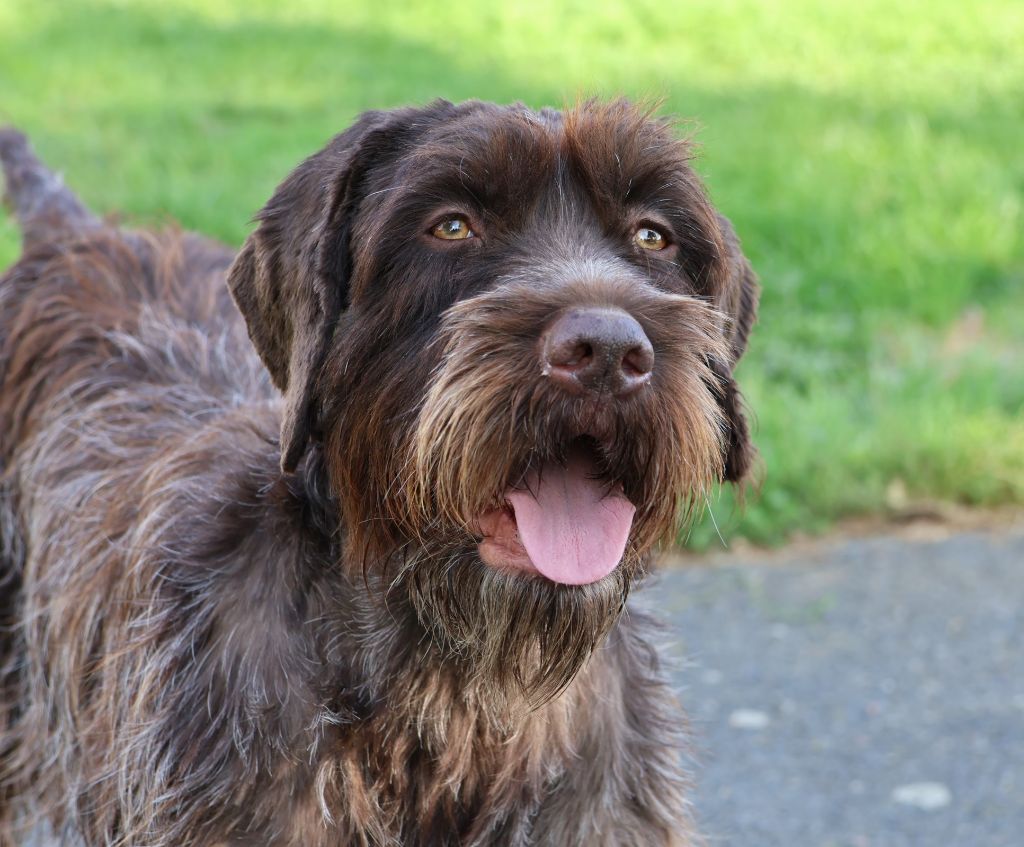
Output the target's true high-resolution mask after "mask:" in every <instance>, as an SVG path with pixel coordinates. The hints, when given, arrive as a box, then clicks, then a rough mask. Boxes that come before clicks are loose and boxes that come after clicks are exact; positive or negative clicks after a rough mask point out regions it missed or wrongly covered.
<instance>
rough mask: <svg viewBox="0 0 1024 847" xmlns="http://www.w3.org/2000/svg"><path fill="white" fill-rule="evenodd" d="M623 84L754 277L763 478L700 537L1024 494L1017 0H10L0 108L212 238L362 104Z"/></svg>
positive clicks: (3, 27)
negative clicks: (692, 157)
mask: <svg viewBox="0 0 1024 847" xmlns="http://www.w3.org/2000/svg"><path fill="white" fill-rule="evenodd" d="M620 93H623V94H627V95H630V96H634V97H656V98H663V99H664V101H665V105H664V109H663V112H664V113H665V114H669V115H673V116H678V117H679V118H680V119H681V121H682V123H681V131H683V132H686V133H687V134H690V135H692V136H693V137H694V138H695V139H696V141H697V143H698V145H699V158H698V160H697V163H696V166H697V168H698V170H699V172H700V173H701V174H702V176H703V177H705V179H706V180H707V182H708V185H709V187H710V189H711V193H712V196H713V198H714V200H715V202H716V203H717V204H718V205H719V207H720V208H721V209H722V210H723V211H724V212H725V214H727V215H728V216H729V217H730V218H731V219H732V220H733V222H734V223H735V226H736V229H737V230H738V232H739V234H740V236H741V238H742V240H743V245H744V248H745V251H746V253H748V254H749V255H750V257H751V259H752V260H753V262H754V264H755V267H756V268H757V269H758V271H759V273H760V274H761V278H762V280H763V283H764V297H763V301H762V303H763V305H762V312H761V314H762V320H761V325H760V327H759V328H758V330H757V332H756V333H755V335H754V340H753V344H752V346H751V349H750V352H749V354H748V358H746V362H745V363H744V365H743V367H742V372H741V376H742V379H741V384H742V385H743V386H744V387H745V391H746V395H748V397H749V399H750V404H751V407H752V408H753V410H754V411H755V414H756V417H757V441H758V444H759V446H760V449H761V452H762V455H763V458H764V463H765V474H764V482H763V485H762V486H761V490H760V492H756V493H754V494H753V495H752V496H751V497H750V498H749V503H748V506H746V508H745V510H743V511H742V512H739V511H738V510H736V509H735V508H734V507H733V503H732V500H731V496H730V495H729V494H728V493H724V494H722V495H720V496H719V497H717V498H715V499H714V500H713V502H712V504H711V505H712V508H713V510H714V517H715V520H714V521H713V520H711V519H709V518H707V517H706V519H705V520H703V521H702V523H701V524H700V525H698V526H697V527H695V528H694V530H693V531H692V532H691V533H689V534H688V536H687V539H686V541H687V542H688V544H689V545H690V546H691V547H695V548H698V549H699V548H703V547H707V546H709V545H711V544H714V545H715V546H720V544H721V542H720V541H719V540H718V534H719V533H720V534H721V535H722V537H723V538H724V539H725V540H729V539H730V538H732V537H735V536H740V537H744V538H748V539H751V540H752V541H754V542H757V543H769V544H770V543H775V542H778V541H780V540H782V539H783V538H785V537H786V536H790V535H792V534H793V533H794V532H795V531H796V532H800V533H815V532H820V531H822V530H824V528H826V527H827V526H829V525H830V524H831V523H833V522H834V521H836V520H837V519H838V518H843V517H848V516H851V515H858V514H859V515H863V514H872V513H873V514H880V513H885V512H887V511H892V510H896V511H901V510H905V509H907V508H913V506H914V504H918V503H922V502H927V503H929V504H932V503H935V502H946V503H958V504H970V505H975V506H983V507H993V506H1000V505H1006V504H1014V503H1017V504H1020V503H1024V416H1022V414H1021V411H1022V408H1024V235H1022V232H1024V227H1022V223H1024V213H1022V194H1024V155H1022V139H1024V4H1021V3H1020V2H1018V1H1017V0H1004V2H999V1H998V0H988V1H987V2H984V3H979V4H974V5H971V6H970V7H969V6H966V5H965V4H964V3H961V2H956V1H955V0H921V1H920V2H902V3H891V2H888V0H865V1H864V2H858V3H840V2H830V3H829V2H813V1H812V0H785V1H784V2H783V0H775V1H774V2H771V0H768V1H767V2H760V1H759V0H688V2H686V3H677V4H669V3H664V2H653V0H615V1H614V2H601V3H591V2H551V1H550V0H530V1H528V2H517V3H514V4H513V3H493V4H465V3H463V4H454V5H453V4H437V3H430V2H406V3H393V4H392V3H366V2H349V1H348V0H341V2H327V0H324V1H323V2H315V1H314V0H289V2H278V0H269V2H267V1H266V0H160V2H157V1H156V0H154V1H153V2H143V1H141V0H140V1H139V2H129V0H96V2H92V1H91V0H74V1H72V0H67V1H65V2H58V1H57V0H34V1H32V2H30V1H29V0H25V2H22V0H0V120H4V121H7V122H10V123H14V124H16V125H17V126H19V127H22V128H23V129H25V130H27V131H28V132H29V133H30V135H31V136H32V138H33V139H34V141H35V143H36V144H37V146H38V147H39V150H40V152H41V153H42V155H43V157H44V158H45V160H46V161H47V162H49V163H50V164H51V165H53V166H54V167H56V168H58V169H60V170H61V171H63V173H65V175H66V178H67V179H68V181H69V182H70V183H71V184H72V185H73V186H74V187H75V188H76V189H78V190H79V192H80V193H81V194H82V195H83V197H84V198H85V199H86V201H87V202H88V203H89V204H90V205H91V206H92V207H93V208H94V209H96V210H98V211H103V212H113V211H118V212H120V213H122V214H123V215H124V217H125V218H126V219H127V220H129V221H131V222H133V223H136V222H137V223H145V224H162V223H168V222H170V221H172V220H176V221H180V222H181V224H182V225H184V226H185V227H188V228H194V229H198V230H201V231H203V232H207V234H210V235H213V236H216V237H218V238H220V239H222V240H224V241H226V242H228V243H230V244H239V243H241V241H242V239H243V238H244V236H245V235H246V232H247V229H248V223H247V222H248V221H249V219H250V217H251V216H252V214H253V213H254V212H255V211H256V209H258V208H259V207H260V206H261V205H262V203H263V202H264V201H265V200H266V198H267V197H268V196H269V194H270V192H271V189H272V188H273V186H274V185H275V184H276V182H278V181H279V180H280V179H281V178H282V177H283V176H284V175H285V174H286V173H287V172H288V171H289V170H290V169H291V168H292V167H293V166H294V165H295V164H296V163H297V162H298V161H299V160H300V159H301V158H303V157H305V156H306V155H308V154H309V153H311V152H312V151H314V150H316V149H318V147H319V146H321V145H322V144H323V143H324V142H325V140H326V139H327V138H329V137H330V136H331V135H332V134H334V133H335V132H338V131H340V130H341V129H343V128H344V127H345V126H347V125H348V124H349V122H351V120H352V119H353V117H354V116H355V115H356V114H357V113H359V112H360V111H362V110H366V109H376V108H387V107H392V105H397V104H400V103H409V102H424V101H427V100H429V99H431V98H434V97H445V98H449V99H453V100H461V99H465V98H469V97H478V98H484V99H494V100H498V101H513V100H523V101H525V102H526V103H528V104H530V105H535V107H540V105H544V104H553V105H561V104H563V103H566V102H571V101H573V100H575V99H577V97H578V96H580V95H589V94H620ZM16 251H17V247H16V237H15V234H14V231H13V230H12V228H11V226H10V223H9V222H8V221H4V222H3V223H0V263H3V264H4V265H6V264H7V263H8V262H9V261H10V260H11V259H13V257H14V256H15V255H16ZM715 524H717V531H716V526H715Z"/></svg>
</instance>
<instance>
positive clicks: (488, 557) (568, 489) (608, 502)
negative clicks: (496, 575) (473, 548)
mask: <svg viewBox="0 0 1024 847" xmlns="http://www.w3.org/2000/svg"><path fill="white" fill-rule="evenodd" d="M635 512H636V507H635V506H634V505H633V504H632V503H631V502H630V501H629V500H628V499H626V497H625V495H624V494H623V492H622V485H621V484H618V483H614V484H609V483H608V482H607V481H606V480H603V479H602V478H601V474H600V468H599V463H598V456H597V452H596V450H595V448H594V447H593V446H592V445H590V444H588V443H587V442H586V441H578V442H575V443H574V444H573V445H572V447H571V448H570V450H569V451H568V454H567V456H566V458H565V462H564V463H562V462H555V461H547V462H544V463H543V464H541V465H540V466H538V467H536V468H531V469H530V470H529V471H528V472H527V473H526V475H525V476H524V477H523V478H522V480H521V481H520V482H519V483H517V484H516V485H514V486H511V487H510V488H508V489H507V490H506V491H505V492H504V494H503V496H502V502H501V504H500V505H498V506H497V507H496V508H493V509H489V510H488V511H486V512H484V513H483V514H482V515H481V516H480V518H479V521H478V523H479V528H480V534H481V535H482V536H483V538H482V540H481V541H480V543H479V547H478V549H479V552H480V558H481V559H483V561H484V563H485V564H486V565H488V566H489V567H492V568H495V569H497V570H505V571H518V572H522V573H530V574H535V575H540V576H542V577H546V578H547V579H549V580H551V581H552V582H557V583H560V584H562V585H586V584H588V583H591V582H597V581H598V580H600V579H603V578H604V577H606V576H608V574H610V573H611V572H612V571H614V570H615V568H616V567H618V565H619V562H620V561H621V560H622V555H623V553H624V552H625V549H626V543H627V541H628V540H629V533H630V529H631V528H632V525H633V515H634V513H635Z"/></svg>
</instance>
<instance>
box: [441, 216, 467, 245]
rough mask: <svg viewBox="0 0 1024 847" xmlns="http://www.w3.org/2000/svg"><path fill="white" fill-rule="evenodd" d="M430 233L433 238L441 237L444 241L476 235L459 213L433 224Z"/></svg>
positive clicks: (458, 239)
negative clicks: (435, 224)
mask: <svg viewBox="0 0 1024 847" xmlns="http://www.w3.org/2000/svg"><path fill="white" fill-rule="evenodd" d="M430 234H431V235H433V236H434V237H435V238H443V239H444V240H445V241H461V240H462V239H463V238H473V236H475V235H476V233H475V232H473V230H471V229H470V228H469V223H468V222H467V221H466V219H465V218H463V217H461V216H459V215H453V216H452V217H450V218H445V219H444V220H443V221H441V223H439V224H438V225H437V226H435V227H434V228H433V229H432V230H431V231H430Z"/></svg>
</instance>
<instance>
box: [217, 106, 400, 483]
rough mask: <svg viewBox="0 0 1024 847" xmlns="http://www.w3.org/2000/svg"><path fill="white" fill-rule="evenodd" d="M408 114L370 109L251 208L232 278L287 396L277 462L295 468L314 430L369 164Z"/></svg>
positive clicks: (251, 333)
mask: <svg viewBox="0 0 1024 847" xmlns="http://www.w3.org/2000/svg"><path fill="white" fill-rule="evenodd" d="M404 116H405V115H404V113H383V112H368V113H367V114H365V115H363V116H362V117H361V118H360V119H359V120H358V121H357V122H356V123H355V124H354V125H353V126H352V127H351V128H350V129H348V130H346V131H345V132H343V133H341V134H340V135H338V136H335V138H333V139H332V140H331V142H330V143H329V144H328V145H327V146H326V147H325V148H324V149H323V150H321V151H320V152H319V153H316V154H315V155H313V156H311V157H310V158H308V159H306V161H305V162H303V163H302V164H301V165H299V166H298V167H297V168H296V169H295V170H294V171H292V173H291V174H290V175H289V176H288V178H287V179H285V181H284V182H283V183H281V185H280V186H278V188H277V191H276V192H275V193H274V196H273V197H272V198H271V199H270V201H269V202H268V203H267V205H266V206H264V207H263V209H262V210H261V211H260V213H259V214H258V215H257V216H256V220H258V221H259V226H258V227H257V229H256V231H255V232H253V234H252V235H251V236H249V239H248V240H247V241H246V242H245V244H244V245H243V247H242V250H241V251H240V252H239V254H238V256H237V257H236V258H235V261H234V264H233V265H232V266H231V269H230V270H229V271H228V287H229V288H230V290H231V294H232V296H233V297H234V299H235V303H236V304H237V305H238V308H239V310H240V311H241V312H242V315H243V317H244V318H245V323H246V326H247V327H248V330H249V338H250V339H252V343H253V345H255V347H256V351H257V352H258V353H259V355H260V358H261V359H262V360H263V363H264V364H265V365H266V366H267V370H269V371H270V376H271V378H272V379H273V381H274V385H276V386H277V387H278V388H279V389H280V390H281V391H282V392H283V393H284V397H285V403H284V415H283V417H282V420H281V468H282V470H284V471H288V472H290V471H293V470H294V469H295V467H296V465H297V464H298V462H299V459H301V458H302V454H303V452H304V450H305V448H306V444H307V442H308V440H309V438H310V436H311V435H314V434H315V425H316V418H317V410H316V408H315V405H316V385H317V380H318V377H319V373H320V369H321V366H322V365H323V362H324V358H325V356H326V354H327V349H328V346H329V344H330V341H331V337H332V334H333V332H334V328H335V325H336V323H337V321H338V317H339V315H340V313H341V310H342V309H343V308H344V306H345V304H346V300H347V292H348V278H349V274H350V273H351V262H350V259H349V245H348V241H349V228H350V223H351V221H352V218H353V216H354V214H355V212H356V210H357V207H358V204H359V199H360V184H361V182H362V181H363V179H364V177H365V173H366V171H367V169H368V167H369V165H370V163H371V162H372V161H373V160H374V159H375V158H376V157H378V156H379V155H381V153H382V152H383V150H384V148H386V147H389V146H390V145H391V143H393V142H394V139H395V137H394V136H393V135H388V133H386V132H383V131H384V130H385V129H391V128H392V127H393V125H394V124H396V123H398V122H399V121H400V118H401V117H404Z"/></svg>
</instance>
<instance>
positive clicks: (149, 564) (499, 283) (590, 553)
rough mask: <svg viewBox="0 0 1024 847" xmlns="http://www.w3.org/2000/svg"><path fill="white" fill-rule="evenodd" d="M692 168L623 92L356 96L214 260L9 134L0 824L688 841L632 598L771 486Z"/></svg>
mask: <svg viewBox="0 0 1024 847" xmlns="http://www.w3.org/2000/svg"><path fill="white" fill-rule="evenodd" d="M688 157H689V150H688V147H687V145H686V144H685V143H684V142H681V141H678V140H676V139H675V138H674V137H673V135H672V132H671V131H670V129H669V128H668V127H667V126H666V125H665V124H664V123H663V122H660V121H657V120H654V119H652V118H651V117H650V116H649V115H648V114H646V113H643V112H641V111H639V110H637V109H635V108H633V107H631V106H630V105H628V104H626V103H624V102H614V103H611V104H605V105H601V104H596V103H587V104H584V105H583V106H580V107H578V108H575V109H573V110H570V111H568V112H566V113H564V114H562V113H559V112H554V111H549V110H543V111H541V112H533V111H530V110H528V109H526V108H524V107H521V106H511V107H499V106H493V105H489V104H484V103H476V102H471V103H465V104H462V105H458V106H456V105H452V104H450V103H446V102H437V103H434V104H432V105H430V106H427V107H425V108H421V109H401V110H397V111H392V112H374V113H369V114H367V115H364V116H363V117H362V118H360V119H359V121H358V122H357V123H356V124H355V126H353V127H352V128H351V129H349V130H348V131H347V132H344V133H343V134H341V135H339V136H338V137H336V138H335V139H333V140H332V141H331V142H330V144H328V145H327V147H326V148H325V149H324V150H322V151H321V152H319V153H317V154H316V155H315V156H313V157H311V158H310V159H308V160H306V161H305V162H304V163H302V164H301V165H300V166H299V167H298V168H297V169H296V170H295V171H294V172H293V173H292V174H291V175H290V176H289V177H288V178H287V179H286V180H285V181H284V183H282V185H281V186H280V188H279V189H278V190H277V192H276V193H275V194H274V196H273V198H272V199H271V200H270V202H269V203H268V204H267V206H266V207H265V208H264V209H263V211H262V212H261V213H260V215H259V227H258V228H257V230H256V231H255V232H254V234H253V235H252V236H251V237H250V238H249V240H248V241H247V242H246V244H245V246H244V247H243V248H242V251H241V252H240V253H239V254H238V256H237V257H236V258H234V261H233V263H232V256H231V254H230V253H229V252H228V251H227V250H226V249H224V248H221V247H219V246H217V245H215V244H213V243H210V242H208V241H205V240H203V239H201V238H198V237H196V236H192V235H183V234H179V233H174V232H172V233H165V234H161V235H151V234H146V233H139V232H131V231H126V230H122V229H118V228H116V227H114V226H112V225H106V224H104V223H102V222H101V221H99V220H98V219H96V218H95V217H93V216H92V215H91V214H90V213H89V212H88V211H87V210H86V209H85V208H84V207H83V206H81V205H80V204H79V202H78V201H77V200H76V199H75V198H74V197H73V196H72V195H71V194H70V192H68V191H67V190H66V189H65V188H64V187H63V186H62V185H61V184H60V182H59V180H57V179H56V178H55V177H54V176H53V175H52V174H50V173H49V172H48V171H46V170H45V169H44V168H43V167H42V166H41V165H40V164H39V163H38V162H37V161H36V160H35V159H34V158H33V157H32V155H31V153H30V151H29V148H28V146H27V144H26V143H25V141H24V139H23V138H22V137H21V136H20V135H18V134H17V133H15V132H14V131H12V130H7V131H4V132H2V133H0V161H2V163H3V166H4V169H5V173H6V179H7V191H8V195H9V198H10V201H11V203H12V206H13V209H14V212H15V214H16V216H17V217H18V219H19V221H20V224H21V226H22V229H23V233H24V242H25V243H24V247H25V250H24V255H23V256H22V258H21V260H20V261H19V262H18V263H17V264H16V265H15V266H14V267H13V268H12V269H10V270H9V271H8V272H7V274H6V275H5V276H4V277H3V278H0V485H2V487H0V581H2V585H3V593H2V598H0V625H2V627H3V628H2V629H0V661H2V663H3V664H2V676H0V843H3V844H4V845H12V844H19V843H25V842H23V840H22V839H29V841H28V842H27V843H34V844H39V843H45V842H46V840H47V839H52V840H53V842H55V843H62V844H76V845H149V847H182V845H204V847H205V845H229V844H230V845H296V846H297V845H302V847H315V845H455V844H462V845H470V844H472V845H499V844H500V845H557V847H566V845H605V844H607V845H669V844H671V845H683V844H689V843H692V838H693V835H692V827H691V823H690V819H689V816H688V814H687V807H686V802H685V799H684V790H685V780H684V777H683V772H682V769H681V764H680V761H679V743H680V740H681V728H680V727H681V717H680V715H679V714H678V713H677V711H676V705H675V700H674V697H673V695H672V692H671V690H670V688H669V686H668V684H667V682H666V680H665V679H664V677H663V674H662V672H661V670H660V669H659V662H658V658H657V655H656V653H655V651H654V649H653V648H652V646H651V635H652V631H653V629H652V624H651V622H650V621H649V620H648V618H647V617H646V616H644V615H643V614H641V613H639V612H638V611H636V610H631V613H630V614H629V615H628V616H624V615H622V612H623V609H624V606H625V603H626V598H627V595H628V593H629V590H630V587H631V586H633V585H634V584H635V583H636V582H637V581H638V580H639V579H640V578H641V577H642V576H643V575H644V573H645V571H646V569H647V565H648V562H649V559H650V557H651V551H652V550H653V549H655V547H656V546H657V545H658V544H659V542H664V541H666V540H671V539H672V538H673V537H674V534H675V532H676V530H677V528H678V525H679V521H680V519H681V518H684V517H685V516H686V515H687V514H688V512H689V511H690V509H691V508H692V507H693V506H694V505H695V504H699V503H701V502H702V499H703V497H704V495H705V492H706V491H707V490H708V488H709V486H711V485H712V483H713V482H715V481H716V480H718V479H727V480H732V481H738V480H740V479H741V478H742V477H743V476H744V475H745V474H746V472H747V471H748V468H749V466H750V463H751V458H752V453H753V450H752V447H751V445H750V442H749V439H748V434H747V427H746V424H745V422H744V419H743V416H742V412H741V408H740V405H741V401H740V397H739V394H738V391H737V388H736V385H735V383H734V382H733V379H732V370H733V367H734V366H735V364H736V361H737V360H738V358H739V357H740V355H741V354H742V352H743V349H744V347H745V345H746V339H747V333H748V331H749V330H750V327H751V324H752V323H753V320H754V314H755V309H756V303H757V293H758V292H757V287H756V284H755V281H754V278H753V275H752V273H751V271H750V267H749V265H748V264H747V262H746V260H745V259H744V257H743V255H742V254H741V253H740V250H739V246H738V243H737V240H736V237H735V235H734V234H733V232H732V229H731V227H730V226H729V224H728V222H727V221H725V220H724V219H723V218H722V217H720V216H719V215H717V214H716V213H715V211H714V209H713V208H712V206H711V205H710V203H709V202H708V200H707V198H706V196H705V193H704V191H703V190H702V188H701V185H700V183H699V181H698V179H697V177H696V176H695V175H694V173H693V171H692V170H691V169H690V167H689V165H688ZM229 265H230V267H229ZM225 276H226V279H227V286H225V285H224V280H225ZM229 289H230V293H231V294H232V295H233V296H234V300H235V302H236V303H237V306H238V308H239V309H240V311H241V317H243V318H244V324H243V322H242V321H241V320H240V318H239V315H238V311H237V310H236V309H235V307H234V306H233V305H232V303H231V301H230V298H229V297H228V290H229ZM246 329H247V330H248V337H246ZM250 339H251V343H250ZM253 348H255V350H254V349H253ZM254 352H255V353H258V354H259V359H257V357H256V356H255V355H254ZM260 359H262V364H261V363H260Z"/></svg>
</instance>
